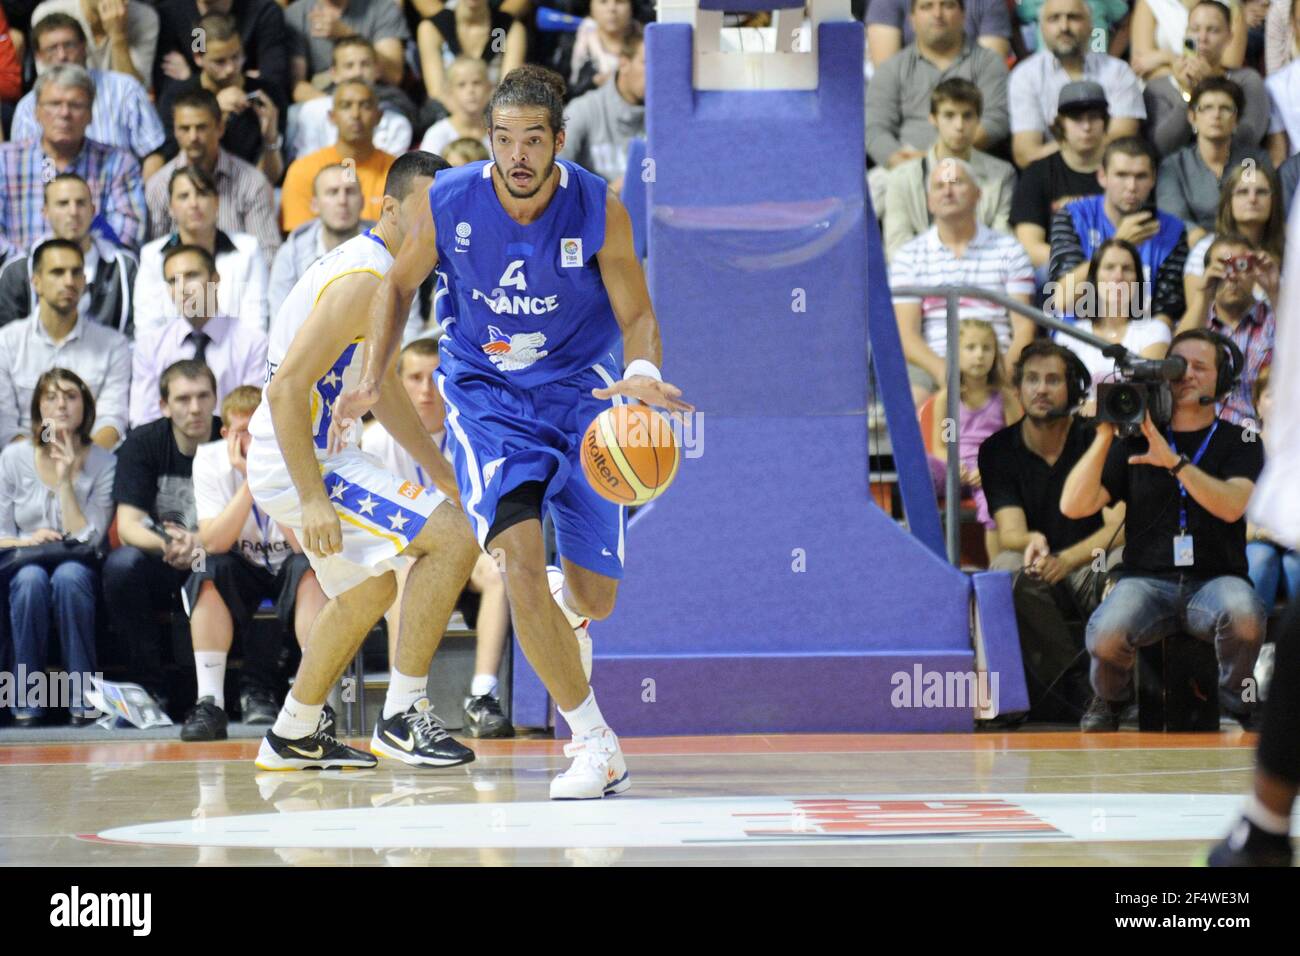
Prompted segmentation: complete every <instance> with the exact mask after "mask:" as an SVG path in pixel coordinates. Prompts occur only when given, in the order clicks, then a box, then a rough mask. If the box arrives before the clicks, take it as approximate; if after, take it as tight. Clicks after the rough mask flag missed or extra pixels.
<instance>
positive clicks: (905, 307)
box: [889, 157, 1034, 405]
mask: <svg viewBox="0 0 1300 956" xmlns="http://www.w3.org/2000/svg"><path fill="white" fill-rule="evenodd" d="M979 197H980V190H979V186H978V185H977V184H976V182H975V174H974V172H973V170H972V169H971V168H970V165H969V164H968V163H967V162H966V161H965V160H961V159H954V158H951V157H949V158H946V159H943V160H940V161H939V162H938V163H937V164H936V165H935V167H934V169H933V171H932V172H931V173H930V179H929V195H928V196H927V199H926V202H927V205H928V207H929V210H930V215H931V216H932V217H933V219H934V225H933V226H931V227H930V228H929V229H928V230H926V231H925V232H923V233H921V235H919V236H917V237H916V238H915V239H912V240H909V241H908V242H907V243H906V244H904V245H903V246H902V247H901V248H900V249H899V250H898V252H897V253H895V254H894V260H893V262H892V263H891V264H890V267H889V285H890V287H891V288H894V289H897V288H901V287H903V286H943V285H966V286H980V287H983V288H985V289H988V290H990V291H993V292H1002V293H1005V294H1006V295H1009V296H1011V297H1012V298H1013V299H1016V300H1017V301H1019V302H1023V303H1025V304H1026V305H1028V304H1029V297H1030V296H1031V295H1032V294H1033V292H1034V266H1033V263H1031V262H1030V261H1029V256H1028V254H1027V253H1026V252H1025V250H1024V248H1023V247H1022V246H1021V245H1020V243H1019V242H1017V241H1016V239H1015V238H1014V237H1013V236H1009V235H1006V234H1005V233H1000V232H994V231H993V230H992V229H990V228H988V226H985V225H983V224H982V223H980V222H979V221H978V220H977V219H976V216H975V211H976V208H977V206H978V205H979ZM894 315H895V316H896V318H897V319H898V333H899V337H900V338H901V339H902V342H903V354H904V355H905V356H906V358H907V375H908V379H909V380H910V381H911V383H912V396H913V398H915V399H916V403H917V405H920V404H921V403H923V402H924V401H925V400H926V398H928V397H929V396H930V395H932V394H933V393H934V392H936V391H938V389H939V385H940V383H942V382H943V381H944V380H945V374H946V373H945V365H944V357H945V356H946V355H947V354H948V329H947V318H946V317H947V301H946V299H945V298H944V297H943V296H942V295H934V296H927V297H926V298H925V299H924V300H922V299H915V298H909V297H904V296H896V297H895V298H894ZM960 318H962V319H984V320H985V321H986V322H988V323H990V324H991V325H992V326H993V328H994V329H995V330H996V331H997V334H998V345H999V347H1000V348H1001V350H1002V353H1003V359H1004V361H1005V362H1006V364H1007V367H1008V368H1009V367H1010V366H1011V365H1013V364H1015V361H1016V359H1017V358H1019V356H1020V350H1021V349H1023V348H1024V347H1025V346H1026V345H1028V344H1029V342H1030V341H1032V340H1033V337H1034V326H1033V323H1032V322H1030V321H1029V320H1028V319H1026V318H1024V317H1023V316H1019V315H1009V314H1008V313H1007V310H1006V309H1004V308H1003V307H1002V306H1000V305H998V304H996V303H994V302H988V301H986V300H983V299H966V298H963V299H962V300H961V303H960Z"/></svg>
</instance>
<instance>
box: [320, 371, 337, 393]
mask: <svg viewBox="0 0 1300 956" xmlns="http://www.w3.org/2000/svg"><path fill="white" fill-rule="evenodd" d="M342 381H343V379H341V378H340V377H339V373H338V372H336V371H334V369H330V370H329V374H328V375H326V376H325V377H324V378H323V379H321V380H320V382H321V384H322V385H325V386H328V387H329V388H334V387H335V386H336V385H338V384H339V383H340V382H342Z"/></svg>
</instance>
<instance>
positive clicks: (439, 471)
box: [374, 368, 460, 508]
mask: <svg viewBox="0 0 1300 956" xmlns="http://www.w3.org/2000/svg"><path fill="white" fill-rule="evenodd" d="M374 411H375V417H376V418H377V419H379V423H380V424H381V425H383V426H384V428H386V429H388V434H390V435H392V436H393V440H394V441H396V442H397V443H398V444H399V445H401V446H402V447H403V448H405V449H406V450H407V451H408V452H410V453H411V457H412V458H414V459H415V461H416V463H417V464H419V466H420V467H421V468H423V469H424V471H425V473H426V474H427V475H428V476H429V480H430V481H432V482H433V484H434V486H435V487H436V488H437V489H438V490H439V491H441V492H442V493H443V494H444V495H446V496H447V497H448V498H450V499H451V502H452V504H454V505H456V507H458V508H459V507H460V490H459V488H457V486H456V473H455V472H454V471H452V468H451V465H450V464H449V463H448V462H447V459H446V458H444V457H442V452H440V451H439V450H438V446H437V445H435V444H434V442H433V438H432V437H430V435H429V432H428V430H427V429H426V428H425V427H424V424H423V423H422V422H421V421H420V414H419V412H417V411H416V410H415V406H414V405H412V404H411V397H410V396H409V395H408V394H407V393H406V389H405V388H403V387H402V382H401V379H399V378H398V377H397V370H396V369H395V368H389V369H388V371H387V372H386V373H385V374H384V377H383V379H382V380H381V381H380V383H379V400H378V401H377V402H375V408H374Z"/></svg>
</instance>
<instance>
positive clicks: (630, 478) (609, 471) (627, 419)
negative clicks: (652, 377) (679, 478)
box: [582, 405, 681, 505]
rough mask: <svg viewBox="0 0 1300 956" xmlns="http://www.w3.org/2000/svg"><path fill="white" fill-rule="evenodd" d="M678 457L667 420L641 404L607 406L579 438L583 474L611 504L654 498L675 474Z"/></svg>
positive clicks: (637, 501) (643, 502)
mask: <svg viewBox="0 0 1300 956" xmlns="http://www.w3.org/2000/svg"><path fill="white" fill-rule="evenodd" d="M680 458H681V455H680V449H679V447H678V442H677V437H676V436H675V435H674V434H673V430H672V427H671V426H670V425H669V423H668V420H667V419H666V418H664V417H663V416H662V415H660V414H659V413H658V412H656V411H654V410H653V409H651V408H647V407H646V406H644V405H615V406H614V407H612V408H607V409H605V411H603V412H601V413H600V414H599V415H597V416H596V418H595V420H593V421H592V423H591V424H590V425H589V426H587V431H586V434H584V435H583V436H582V471H583V474H585V475H586V476H587V481H588V482H589V483H590V484H591V487H593V488H595V489H596V491H597V492H598V493H599V494H600V495H601V497H603V498H606V499H608V500H609V501H612V502H614V503H615V504H620V505H643V504H645V503H646V502H647V501H651V500H653V499H654V498H657V497H659V495H661V494H663V493H664V491H665V489H667V487H668V486H669V485H670V484H672V481H673V478H674V477H676V475H677V463H678V461H679V460H680Z"/></svg>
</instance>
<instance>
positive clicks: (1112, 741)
mask: <svg viewBox="0 0 1300 956" xmlns="http://www.w3.org/2000/svg"><path fill="white" fill-rule="evenodd" d="M352 742H353V743H354V744H356V745H360V746H364V741H362V740H361V739H354V740H353V741H352ZM468 743H469V745H470V746H472V747H473V748H474V750H475V751H476V752H477V753H479V754H481V755H482V756H484V757H513V756H520V757H527V756H550V755H555V754H559V753H561V752H562V750H563V746H564V741H560V740H544V739H534V740H470V741H468ZM622 744H623V750H624V752H625V753H627V754H629V755H632V756H691V755H699V756H708V755H711V754H727V755H730V754H735V755H763V754H774V755H775V754H840V753H844V754H853V753H908V752H930V753H934V752H940V751H963V752H978V753H997V752H1000V751H1031V750H1081V751H1082V750H1098V751H1104V750H1209V749H1216V750H1220V749H1225V748H1253V747H1254V745H1255V736H1254V735H1253V734H1246V733H1243V732H1241V731H1225V732H1221V733H1217V734H1156V733H1149V734H1141V733H1135V732H1124V733H1116V734H1081V733H1078V732H1071V731H1064V732H1053V733H1018V734H756V735H751V736H742V737H624V738H622ZM259 745H260V741H258V740H225V741H217V742H213V743H182V742H180V741H176V740H155V741H130V740H122V741H116V740H113V741H104V742H102V743H93V744H40V743H31V744H5V745H0V766H17V765H22V764H29V765H30V764H116V763H168V762H186V761H203V762H207V761H233V760H249V761H251V760H252V759H253V757H255V756H256V755H257V748H258V746H259Z"/></svg>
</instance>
